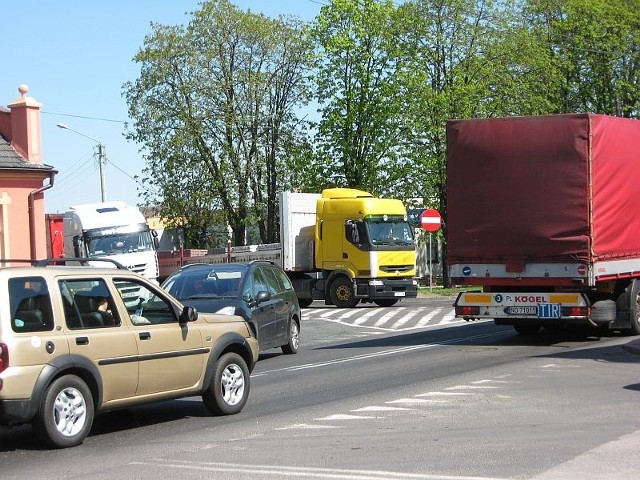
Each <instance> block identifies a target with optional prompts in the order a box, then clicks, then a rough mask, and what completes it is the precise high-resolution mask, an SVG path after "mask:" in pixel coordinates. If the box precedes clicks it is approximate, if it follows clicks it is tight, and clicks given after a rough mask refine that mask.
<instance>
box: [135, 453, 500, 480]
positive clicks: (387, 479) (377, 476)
mask: <svg viewBox="0 0 640 480" xmlns="http://www.w3.org/2000/svg"><path fill="white" fill-rule="evenodd" d="M130 465H149V466H154V467H161V468H165V469H168V468H173V469H177V470H183V471H187V470H192V471H201V472H230V473H238V474H247V475H251V476H252V478H266V477H270V478H327V479H332V480H507V479H505V478H496V477H475V476H474V477H468V476H459V475H430V474H423V473H405V472H392V471H384V470H357V469H354V470H348V469H342V468H314V467H301V466H294V467H288V466H285V465H249V464H246V463H224V462H194V461H189V460H178V459H163V458H152V459H150V460H148V461H136V462H131V463H130Z"/></svg>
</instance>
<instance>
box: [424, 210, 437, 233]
mask: <svg viewBox="0 0 640 480" xmlns="http://www.w3.org/2000/svg"><path fill="white" fill-rule="evenodd" d="M420 225H422V228H424V229H425V230H426V231H427V232H436V231H437V230H438V229H439V228H440V225H442V217H441V216H440V214H439V213H438V211H437V210H434V209H433V208H427V209H426V210H425V211H424V212H422V213H421V214H420Z"/></svg>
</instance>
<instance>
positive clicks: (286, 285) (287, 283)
mask: <svg viewBox="0 0 640 480" xmlns="http://www.w3.org/2000/svg"><path fill="white" fill-rule="evenodd" d="M273 271H274V272H275V274H276V277H278V280H280V283H281V284H282V287H283V290H293V285H292V284H291V280H290V279H289V277H287V274H286V273H284V272H283V271H282V270H280V269H277V268H274V269H273Z"/></svg>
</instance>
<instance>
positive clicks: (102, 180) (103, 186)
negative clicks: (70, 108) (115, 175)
mask: <svg viewBox="0 0 640 480" xmlns="http://www.w3.org/2000/svg"><path fill="white" fill-rule="evenodd" d="M56 127H58V128H62V129H64V130H71V131H72V132H75V133H77V134H78V135H81V136H83V137H84V138H88V139H89V140H92V141H94V142H96V143H97V144H98V166H99V167H100V193H101V194H102V201H103V202H106V201H107V183H106V180H105V176H104V165H105V153H104V150H105V146H104V145H103V144H102V142H101V141H99V140H96V139H95V138H92V137H90V136H89V135H85V134H84V133H82V132H79V131H77V130H74V129H73V128H70V127H68V126H67V125H65V124H64V123H58V124H56Z"/></svg>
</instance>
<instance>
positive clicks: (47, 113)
mask: <svg viewBox="0 0 640 480" xmlns="http://www.w3.org/2000/svg"><path fill="white" fill-rule="evenodd" d="M40 113H44V114H45V115H59V116H61V117H73V118H82V119H85V120H99V121H101V122H113V123H123V124H124V123H127V122H125V121H124V120H114V119H112V118H100V117H86V116H84V115H72V114H70V113H57V112H45V111H44V110H41V111H40Z"/></svg>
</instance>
